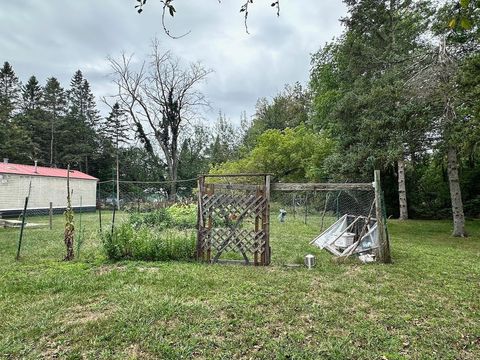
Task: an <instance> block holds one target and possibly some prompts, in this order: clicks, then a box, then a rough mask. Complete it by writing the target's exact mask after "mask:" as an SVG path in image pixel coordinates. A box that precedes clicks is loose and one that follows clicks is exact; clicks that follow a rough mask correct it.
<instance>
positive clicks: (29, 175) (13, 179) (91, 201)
mask: <svg viewBox="0 0 480 360" xmlns="http://www.w3.org/2000/svg"><path fill="white" fill-rule="evenodd" d="M67 175H69V177H70V190H71V191H72V196H71V200H72V206H73V207H74V208H75V209H77V210H78V209H80V208H82V211H95V208H96V198H97V181H98V179H97V178H95V177H93V176H90V175H88V174H85V173H83V172H81V171H77V170H70V173H68V171H67V169H58V168H49V167H43V166H37V165H36V164H35V165H24V164H12V163H9V162H8V161H7V160H6V159H5V160H4V161H3V162H0V215H1V216H3V217H5V216H17V215H19V214H20V213H21V212H22V211H23V207H24V203H25V197H26V196H29V201H28V211H27V213H29V214H38V215H41V214H47V213H48V211H49V209H50V203H51V204H52V208H53V211H54V212H55V213H61V212H63V211H64V210H65V207H66V205H67Z"/></svg>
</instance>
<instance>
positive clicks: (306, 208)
mask: <svg viewBox="0 0 480 360" xmlns="http://www.w3.org/2000/svg"><path fill="white" fill-rule="evenodd" d="M304 205H305V213H304V214H303V223H304V224H306V223H307V217H308V192H305V204H304Z"/></svg>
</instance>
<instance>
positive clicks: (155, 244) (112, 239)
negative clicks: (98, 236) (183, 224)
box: [102, 222, 195, 261]
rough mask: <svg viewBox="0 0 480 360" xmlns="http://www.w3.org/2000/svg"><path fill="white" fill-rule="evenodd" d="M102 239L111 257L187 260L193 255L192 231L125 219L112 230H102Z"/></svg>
mask: <svg viewBox="0 0 480 360" xmlns="http://www.w3.org/2000/svg"><path fill="white" fill-rule="evenodd" d="M102 243H103V248H104V251H105V254H106V255H107V257H108V258H109V259H111V260H147V261H167V260H191V259H193V257H194V255H195V233H194V232H191V231H188V232H187V231H179V230H175V229H167V230H163V231H158V228H155V227H154V228H148V227H146V226H140V227H138V228H136V227H135V226H133V225H132V224H131V223H129V222H126V223H124V224H122V225H120V226H119V227H117V228H116V229H114V231H113V234H112V233H111V232H104V233H103V234H102Z"/></svg>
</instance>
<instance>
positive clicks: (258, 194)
mask: <svg viewBox="0 0 480 360" xmlns="http://www.w3.org/2000/svg"><path fill="white" fill-rule="evenodd" d="M255 196H256V198H257V199H258V198H259V197H262V193H261V190H260V187H259V186H257V190H256V192H255ZM259 231H260V216H259V215H258V213H257V214H255V242H254V246H255V248H258V240H259V239H258V236H257V234H258V232H259ZM258 264H259V262H258V251H255V252H254V254H253V265H254V266H258Z"/></svg>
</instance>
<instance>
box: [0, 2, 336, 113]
mask: <svg viewBox="0 0 480 360" xmlns="http://www.w3.org/2000/svg"><path fill="white" fill-rule="evenodd" d="M133 5H134V1H133V0H131V1H130V0H128V1H118V0H102V1H98V0H82V1H73V0H71V1H65V0H49V1H44V0H23V1H9V2H5V3H4V4H2V7H1V8H0V32H1V33H2V34H3V35H2V37H1V38H0V55H1V57H0V61H2V62H3V61H6V60H8V61H10V62H11V63H12V65H13V66H14V69H15V70H16V72H17V74H18V75H19V77H20V78H21V79H22V80H23V81H26V79H27V78H28V77H29V76H30V75H32V74H35V75H37V77H39V79H40V80H41V81H45V79H46V78H47V77H49V76H56V77H58V78H59V80H60V81H61V82H62V85H63V86H64V87H68V85H69V82H70V78H71V76H72V74H73V73H74V71H76V70H77V69H81V70H82V71H83V72H84V74H85V76H86V78H87V79H89V81H90V82H91V84H92V88H93V90H94V91H95V94H96V95H97V96H98V97H101V96H104V95H108V94H109V93H110V92H112V91H114V90H115V89H114V88H113V86H112V85H111V83H110V82H109V79H108V73H109V67H108V63H107V61H106V57H107V56H108V55H111V56H118V55H119V54H120V53H121V51H126V52H127V53H135V54H136V55H137V56H138V57H142V56H145V54H147V53H148V51H149V47H150V42H151V39H152V38H153V37H155V36H158V37H159V39H160V40H161V43H162V46H164V47H165V49H172V51H173V52H174V53H176V54H177V55H179V56H181V57H182V58H183V59H184V60H185V61H196V60H200V61H202V62H203V64H204V65H205V66H206V67H209V68H212V69H213V70H214V71H215V72H214V73H213V74H212V75H211V76H210V78H209V80H208V82H207V83H206V84H204V85H203V89H204V91H205V93H206V95H207V96H208V98H209V99H210V101H211V103H212V110H210V111H207V112H206V114H205V116H204V117H205V118H209V119H212V118H213V119H214V118H216V116H217V113H218V110H222V111H223V112H225V113H226V115H227V116H228V117H231V118H232V120H235V119H238V118H239V115H240V113H241V111H243V110H246V111H247V114H248V115H251V114H253V113H254V108H255V103H256V101H257V99H258V98H259V97H267V98H268V97H272V96H274V95H275V93H276V92H278V91H279V90H280V89H282V88H283V86H284V84H286V83H292V82H294V81H300V82H306V81H307V80H308V70H309V63H310V54H311V53H313V52H314V51H316V50H317V49H318V48H319V47H320V46H321V45H323V44H324V43H325V42H327V41H329V40H330V39H331V38H333V37H334V36H338V35H339V34H340V32H341V26H340V25H339V23H338V19H339V18H340V17H342V16H344V13H345V8H344V6H343V5H342V3H341V1H340V0H336V1H318V0H304V1H288V0H287V1H283V2H282V13H281V16H280V18H277V17H276V16H275V13H274V11H272V9H271V8H270V6H269V3H268V2H266V3H263V2H261V1H258V2H255V3H254V4H253V5H254V6H252V8H251V10H250V18H249V22H248V24H249V29H250V35H248V34H246V33H245V29H244V24H243V18H242V15H241V14H240V13H239V12H238V10H239V7H240V5H241V2H240V1H228V2H227V1H224V2H222V3H221V4H218V2H217V1H212V0H205V1H201V2H200V1H186V0H182V1H181V0H178V1H177V5H176V8H177V11H178V14H177V15H176V17H175V18H174V19H170V18H169V19H167V20H168V22H169V24H170V28H171V30H172V32H173V33H174V34H182V33H184V32H185V31H188V30H191V33H190V34H189V35H188V36H186V37H184V38H182V39H178V40H172V39H170V38H168V37H166V36H165V34H164V33H163V30H162V26H161V18H160V16H161V7H160V4H159V3H158V2H156V1H151V2H149V4H148V7H147V8H146V9H145V11H144V12H143V13H142V14H141V15H138V14H137V13H136V12H135V10H134V8H133ZM100 107H101V106H100ZM101 109H102V111H106V109H104V108H103V107H101Z"/></svg>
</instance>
